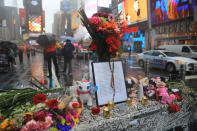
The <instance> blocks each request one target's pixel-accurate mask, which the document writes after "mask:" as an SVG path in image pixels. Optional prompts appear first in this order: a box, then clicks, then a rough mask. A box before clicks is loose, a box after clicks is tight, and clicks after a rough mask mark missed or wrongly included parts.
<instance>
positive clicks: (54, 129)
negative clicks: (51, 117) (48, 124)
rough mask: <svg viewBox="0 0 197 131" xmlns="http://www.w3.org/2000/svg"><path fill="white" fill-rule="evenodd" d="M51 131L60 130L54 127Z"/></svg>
mask: <svg viewBox="0 0 197 131" xmlns="http://www.w3.org/2000/svg"><path fill="white" fill-rule="evenodd" d="M50 131H58V129H57V128H55V127H52V128H51V129H50Z"/></svg>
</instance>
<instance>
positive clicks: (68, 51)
mask: <svg viewBox="0 0 197 131" xmlns="http://www.w3.org/2000/svg"><path fill="white" fill-rule="evenodd" d="M74 49H75V48H74V46H73V45H72V43H66V44H65V46H64V48H63V50H62V54H63V55H64V57H65V58H67V59H71V58H72V55H73V51H74Z"/></svg>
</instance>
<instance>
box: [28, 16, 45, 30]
mask: <svg viewBox="0 0 197 131" xmlns="http://www.w3.org/2000/svg"><path fill="white" fill-rule="evenodd" d="M41 30H42V24H41V16H34V15H30V16H29V31H31V32H41Z"/></svg>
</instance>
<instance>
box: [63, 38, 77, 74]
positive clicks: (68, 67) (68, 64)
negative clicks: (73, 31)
mask: <svg viewBox="0 0 197 131" xmlns="http://www.w3.org/2000/svg"><path fill="white" fill-rule="evenodd" d="M74 49H75V48H74V46H73V45H72V43H71V41H70V40H66V44H65V45H64V47H63V50H62V51H63V52H62V54H63V55H64V71H63V72H65V73H66V74H69V75H72V55H73V51H74Z"/></svg>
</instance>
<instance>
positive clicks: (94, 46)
mask: <svg viewBox="0 0 197 131" xmlns="http://www.w3.org/2000/svg"><path fill="white" fill-rule="evenodd" d="M96 48H97V46H96V44H95V43H92V44H91V45H90V47H89V49H90V50H91V51H95V50H96Z"/></svg>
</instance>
